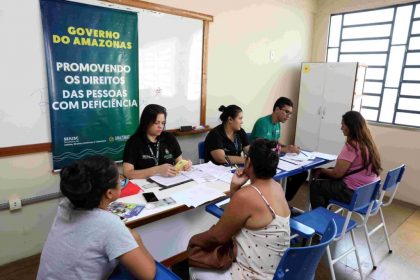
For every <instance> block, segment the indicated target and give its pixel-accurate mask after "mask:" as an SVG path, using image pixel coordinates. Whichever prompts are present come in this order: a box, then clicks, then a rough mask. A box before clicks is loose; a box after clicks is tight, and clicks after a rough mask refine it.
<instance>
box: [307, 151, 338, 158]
mask: <svg viewBox="0 0 420 280" xmlns="http://www.w3.org/2000/svg"><path fill="white" fill-rule="evenodd" d="M312 154H313V155H314V156H315V157H319V158H323V159H326V160H336V159H337V156H336V155H331V154H325V153H320V152H312Z"/></svg>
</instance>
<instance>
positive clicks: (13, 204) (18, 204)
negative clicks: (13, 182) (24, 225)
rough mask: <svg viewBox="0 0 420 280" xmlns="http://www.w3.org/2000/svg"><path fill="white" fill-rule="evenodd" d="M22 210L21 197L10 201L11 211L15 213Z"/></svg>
mask: <svg viewBox="0 0 420 280" xmlns="http://www.w3.org/2000/svg"><path fill="white" fill-rule="evenodd" d="M21 208H22V200H20V198H19V197H14V198H10V199H9V210H10V211H14V210H18V209H21Z"/></svg>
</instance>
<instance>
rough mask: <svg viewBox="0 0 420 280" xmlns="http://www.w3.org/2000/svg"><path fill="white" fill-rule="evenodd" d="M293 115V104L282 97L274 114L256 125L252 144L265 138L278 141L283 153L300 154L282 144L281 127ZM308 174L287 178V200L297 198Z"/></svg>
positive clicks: (261, 119)
mask: <svg viewBox="0 0 420 280" xmlns="http://www.w3.org/2000/svg"><path fill="white" fill-rule="evenodd" d="M292 113H293V102H292V100H290V99H289V98H287V97H280V98H279V99H277V101H276V103H274V106H273V112H272V113H271V114H270V115H268V116H265V117H262V118H259V119H258V120H257V122H256V123H255V124H254V128H253V129H252V133H251V142H252V141H254V140H255V139H257V138H265V139H268V140H272V141H277V143H278V144H279V146H280V147H281V152H282V153H299V152H300V149H299V147H298V146H296V145H284V144H282V143H281V142H280V135H281V126H280V123H285V122H286V121H287V120H288V119H289V117H290V116H291V115H292ZM307 177H308V172H302V173H299V174H296V175H293V176H290V177H288V178H287V188H286V199H287V201H290V200H292V199H293V197H294V196H295V194H296V192H297V191H298V190H299V188H300V186H301V185H302V183H303V182H305V181H306V178H307Z"/></svg>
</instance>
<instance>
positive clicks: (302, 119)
mask: <svg viewBox="0 0 420 280" xmlns="http://www.w3.org/2000/svg"><path fill="white" fill-rule="evenodd" d="M325 71H326V67H325V63H302V69H301V77H300V91H299V103H298V104H299V105H298V116H297V123H296V137H295V143H296V145H298V146H300V147H301V148H303V149H306V150H310V151H315V150H317V148H318V135H319V129H320V125H321V115H320V114H321V109H322V104H323V92H324V82H325Z"/></svg>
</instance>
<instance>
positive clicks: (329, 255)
mask: <svg viewBox="0 0 420 280" xmlns="http://www.w3.org/2000/svg"><path fill="white" fill-rule="evenodd" d="M327 257H328V266H329V267H330V273H331V279H332V280H335V273H334V265H333V262H332V258H331V251H330V245H328V246H327Z"/></svg>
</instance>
